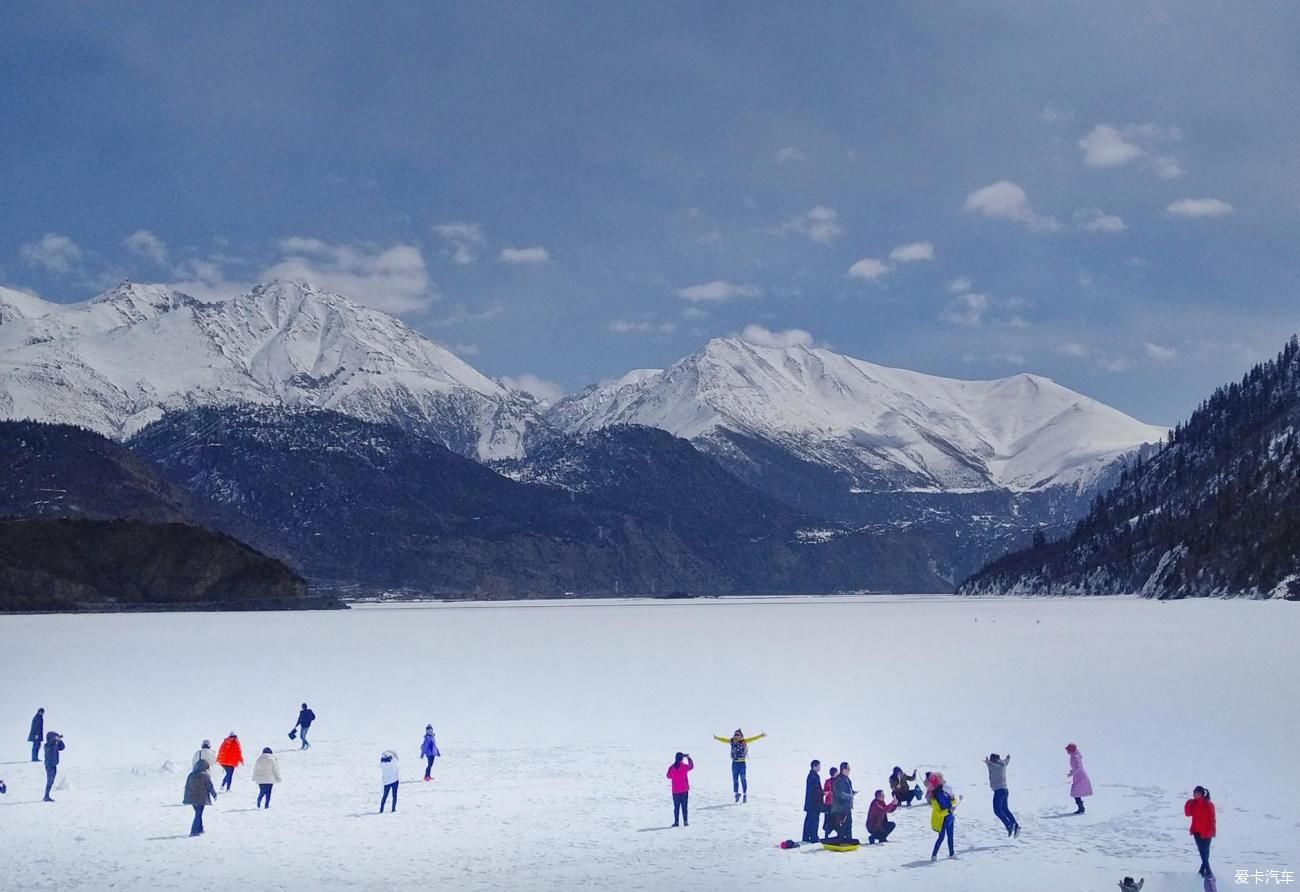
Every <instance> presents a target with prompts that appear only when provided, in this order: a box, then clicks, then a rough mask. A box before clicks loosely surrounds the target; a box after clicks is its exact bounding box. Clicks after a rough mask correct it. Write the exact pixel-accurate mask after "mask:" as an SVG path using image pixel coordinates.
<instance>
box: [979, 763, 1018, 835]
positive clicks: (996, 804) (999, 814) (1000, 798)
mask: <svg viewBox="0 0 1300 892" xmlns="http://www.w3.org/2000/svg"><path fill="white" fill-rule="evenodd" d="M1010 764H1011V754H1010V753H1007V754H1006V756H1004V757H1003V758H1001V759H999V758H998V754H997V753H990V754H989V757H988V758H987V759H985V760H984V765H985V766H986V767H987V768H988V770H989V788H990V789H991V790H993V815H994V817H996V818H997V819H998V820H999V821H1001V822H1002V826H1003V827H1006V828H1007V836H1019V835H1020V825H1019V824H1018V823H1016V816H1015V815H1013V814H1012V813H1011V807H1010V806H1009V805H1008V804H1007V799H1008V797H1009V796H1010V795H1011V794H1010V793H1009V792H1008V791H1007V766H1008V765H1010Z"/></svg>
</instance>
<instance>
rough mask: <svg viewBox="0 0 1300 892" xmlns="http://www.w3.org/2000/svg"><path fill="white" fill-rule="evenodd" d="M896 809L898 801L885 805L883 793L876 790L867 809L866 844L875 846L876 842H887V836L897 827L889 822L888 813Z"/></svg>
mask: <svg viewBox="0 0 1300 892" xmlns="http://www.w3.org/2000/svg"><path fill="white" fill-rule="evenodd" d="M896 808H898V800H897V799H895V800H894V801H893V802H890V803H888V804H886V803H885V791H884V790H877V791H876V796H875V798H874V799H872V800H871V805H870V806H868V807H867V844H868V845H873V846H874V845H875V844H876V843H877V842H887V841H888V840H889V834H891V833H893V832H894V828H895V827H896V826H898V825H897V824H895V823H894V822H893V821H891V820H889V815H890V813H891V812H892V811H893V810H894V809H896Z"/></svg>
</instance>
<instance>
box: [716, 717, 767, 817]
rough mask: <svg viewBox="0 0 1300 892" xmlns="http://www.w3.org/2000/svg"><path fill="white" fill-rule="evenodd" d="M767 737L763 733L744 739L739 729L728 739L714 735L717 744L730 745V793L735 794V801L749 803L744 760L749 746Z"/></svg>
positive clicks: (747, 754)
mask: <svg viewBox="0 0 1300 892" xmlns="http://www.w3.org/2000/svg"><path fill="white" fill-rule="evenodd" d="M766 736H767V732H766V731H764V732H763V733H762V734H759V735H758V736H757V737H746V736H745V735H744V733H743V732H741V730H740V729H739V728H737V729H736V733H735V734H732V735H731V737H730V739H728V738H726V737H719V736H718V735H716V734H714V735H713V739H714V740H716V741H717V742H718V743H729V744H731V791H732V792H733V793H735V794H736V801H737V802H741V801H742V797H743V801H745V802H748V801H749V779H748V778H747V777H746V772H745V760H746V759H748V758H749V745H750V744H751V743H753V742H754V741H756V740H762V739H763V738H764V737H766Z"/></svg>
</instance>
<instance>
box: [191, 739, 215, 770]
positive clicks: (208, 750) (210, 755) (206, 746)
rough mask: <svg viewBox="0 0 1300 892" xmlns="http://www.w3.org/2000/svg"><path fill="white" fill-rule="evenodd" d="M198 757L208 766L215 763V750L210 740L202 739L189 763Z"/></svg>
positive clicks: (192, 762) (197, 759)
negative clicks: (201, 743)
mask: <svg viewBox="0 0 1300 892" xmlns="http://www.w3.org/2000/svg"><path fill="white" fill-rule="evenodd" d="M200 759H202V760H203V761H204V762H207V763H208V767H209V768H211V767H212V766H213V765H216V764H217V751H216V750H214V749H213V748H212V741H211V740H205V741H203V745H202V746H201V747H199V748H198V749H197V750H196V751H195V752H194V758H193V759H190V764H191V765H192V764H194V763H195V762H197V761H199V760H200Z"/></svg>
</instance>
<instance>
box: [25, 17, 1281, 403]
mask: <svg viewBox="0 0 1300 892" xmlns="http://www.w3.org/2000/svg"><path fill="white" fill-rule="evenodd" d="M4 19H5V22H4V28H3V30H2V31H0V114H2V115H3V120H4V122H5V127H4V130H5V137H4V139H0V196H2V199H3V200H2V202H0V204H2V206H3V213H0V282H3V283H4V284H7V285H10V286H13V287H20V288H25V289H29V290H32V291H34V292H36V293H38V294H41V295H42V296H44V297H47V298H50V299H55V300H80V299H84V298H86V297H89V296H91V295H92V294H94V293H96V292H98V291H99V290H102V289H103V288H104V287H106V286H108V285H111V284H113V283H114V282H115V281H116V280H117V279H120V278H123V277H129V278H132V279H135V280H137V281H162V282H176V283H183V284H184V287H185V288H186V289H187V290H190V291H192V292H193V293H196V294H198V295H199V296H211V297H215V296H220V295H223V294H230V293H234V292H237V291H238V290H239V289H240V288H242V287H244V286H246V285H247V284H249V283H251V282H254V281H258V280H261V279H265V278H268V277H271V276H293V277H306V278H308V279H311V280H313V281H315V282H316V283H317V284H320V285H322V286H325V287H331V288H334V289H335V290H341V291H344V292H345V293H348V294H349V295H350V296H353V297H355V298H357V299H359V300H361V301H363V302H366V303H370V304H372V305H375V306H378V307H381V308H384V309H388V310H391V311H395V312H398V313H400V314H401V315H402V316H403V318H404V319H406V320H407V321H408V322H409V323H410V324H412V325H414V326H415V327H417V328H419V329H420V330H422V331H424V332H426V333H428V334H430V335H431V336H433V337H434V338H436V339H438V340H439V341H441V342H443V343H445V344H447V345H449V346H451V347H452V348H453V349H456V350H458V351H460V352H461V353H462V355H464V356H465V358H466V359H468V360H469V361H470V362H471V363H473V364H475V365H476V366H478V367H479V368H481V369H482V370H483V371H485V372H487V373H489V374H492V375H496V376H510V377H512V378H514V379H516V380H524V381H529V382H533V384H532V386H534V387H536V388H537V389H539V390H543V391H545V390H546V389H547V387H549V386H554V387H555V388H558V389H563V390H566V391H572V390H575V389H578V388H580V387H582V386H584V385H585V384H588V383H591V382H593V381H597V380H600V379H602V378H607V377H610V376H614V375H618V374H621V373H622V372H624V371H626V370H628V369H631V368H635V367H648V366H656V367H657V366H662V365H665V364H667V363H670V362H672V361H674V360H676V359H678V358H680V357H682V356H684V355H686V354H688V353H690V352H693V351H694V350H695V349H697V348H698V347H699V346H700V345H701V344H702V343H703V342H704V341H705V340H706V339H708V338H709V337H713V336H718V335H726V334H733V333H736V332H741V331H744V330H745V329H746V328H747V327H750V328H749V331H750V336H751V337H753V338H756V339H760V340H763V339H768V340H773V341H777V342H790V343H793V342H804V341H811V342H813V343H817V344H825V345H828V346H830V347H831V348H833V349H836V350H838V351H841V352H844V353H848V354H850V355H853V356H857V357H860V358H863V359H867V360H871V361H874V362H880V363H884V364H889V365H896V366H902V367H906V368H913V369H917V370H921V371H926V372H932V373H937V374H945V375H953V376H958V377H993V376H1001V375H1005V374H1012V373H1015V372H1019V371H1032V372H1035V373H1040V374H1045V375H1049V376H1051V377H1053V378H1055V379H1057V380H1059V381H1061V382H1062V383H1064V384H1066V385H1068V386H1071V387H1075V388H1077V389H1079V390H1082V391H1084V392H1086V393H1088V394H1090V395H1093V396H1095V397H1097V398H1099V399H1102V400H1103V401H1106V402H1109V403H1111V404H1113V405H1116V406H1118V407H1120V408H1122V409H1124V410H1126V411H1129V412H1131V413H1133V414H1135V415H1137V416H1138V417H1140V418H1142V419H1143V420H1148V421H1152V422H1161V423H1171V422H1173V421H1176V420H1178V419H1179V418H1181V417H1183V416H1185V415H1186V414H1187V413H1188V412H1189V411H1190V410H1191V409H1192V408H1194V407H1195V405H1196V403H1197V402H1198V401H1199V400H1200V399H1202V398H1203V397H1204V396H1206V395H1207V394H1208V392H1209V391H1210V390H1211V389H1212V388H1213V387H1214V386H1215V385H1217V384H1218V383H1220V382H1222V381H1224V380H1227V379H1230V378H1233V377H1236V376H1238V375H1240V374H1241V373H1242V372H1243V371H1244V370H1245V368H1246V366H1247V365H1248V364H1249V363H1250V362H1253V361H1256V360H1258V359H1260V358H1263V357H1265V356H1267V355H1270V354H1271V353H1272V352H1274V351H1275V350H1276V349H1278V348H1280V347H1281V345H1282V343H1283V341H1284V340H1285V338H1286V337H1287V336H1289V334H1290V333H1291V332H1292V331H1293V330H1295V329H1296V328H1297V327H1300V325H1298V323H1297V316H1298V315H1300V314H1297V306H1298V304H1297V297H1298V296H1300V289H1298V288H1297V285H1298V282H1297V279H1298V278H1300V238H1298V234H1300V115H1297V114H1296V109H1297V103H1296V98H1295V97H1296V96H1297V95H1300V5H1297V4H1291V3H1260V4H1251V5H1248V6H1247V5H1240V4H1222V3H1213V4H1210V3H1164V2H1154V3H1146V4H1132V3H1109V2H1088V3H1068V4H1067V3H1051V4H1047V3H998V2H981V3H964V2H944V3H940V2H933V3H928V2H917V3H909V4H893V3H872V4H863V3H844V4H836V3H818V4H775V3H680V4H675V3H663V2H656V3H632V2H608V3H594V2H586V3H561V2H550V3H525V2H509V3H500V2H480V3H442V4H427V3H415V2H412V3H369V4H333V3H323V2H313V3H303V4H295V3H288V2H285V3H276V4H262V3H222V4H216V3H209V4H205V5H203V6H200V5H199V4H157V5H154V4H148V3H133V4H121V3H118V4H114V3H99V4H94V3H78V4H54V3H50V4H18V5H11V6H10V7H9V8H8V9H7V10H6V12H5V15H4Z"/></svg>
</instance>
